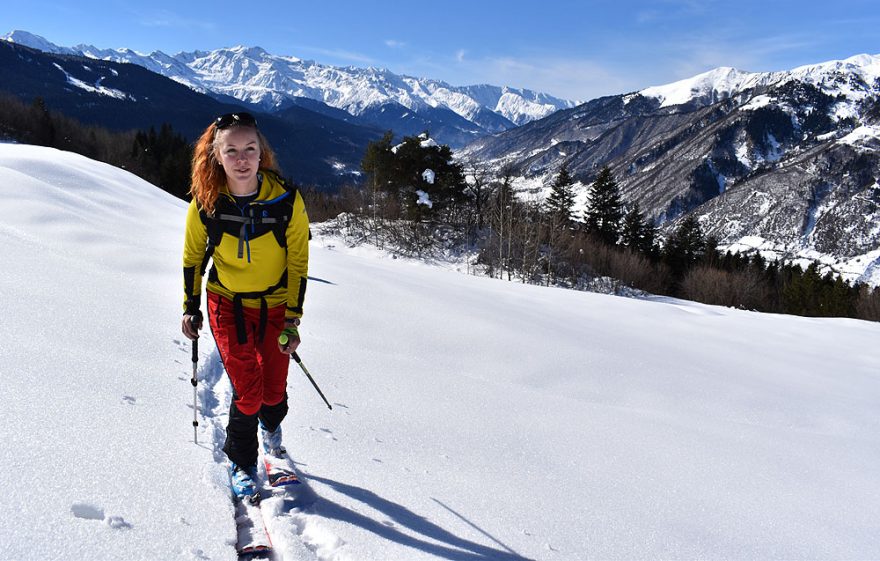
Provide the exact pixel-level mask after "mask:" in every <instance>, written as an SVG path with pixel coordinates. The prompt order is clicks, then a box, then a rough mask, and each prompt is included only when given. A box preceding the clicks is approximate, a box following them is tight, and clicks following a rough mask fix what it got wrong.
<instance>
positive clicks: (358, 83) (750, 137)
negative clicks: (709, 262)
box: [0, 31, 880, 285]
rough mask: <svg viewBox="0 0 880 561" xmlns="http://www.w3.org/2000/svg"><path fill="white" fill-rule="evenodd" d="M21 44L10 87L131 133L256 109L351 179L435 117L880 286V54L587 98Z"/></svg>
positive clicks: (288, 60) (731, 238) (278, 138)
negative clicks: (391, 138) (380, 149)
mask: <svg viewBox="0 0 880 561" xmlns="http://www.w3.org/2000/svg"><path fill="white" fill-rule="evenodd" d="M5 39H6V41H0V46H4V45H5V47H6V48H2V49H0V67H2V68H3V69H4V72H3V73H0V89H4V90H8V91H11V92H13V93H15V94H16V95H19V96H20V97H28V96H30V97H31V98H32V97H34V96H36V95H40V96H44V97H47V101H48V100H50V99H51V100H52V102H53V104H57V105H58V106H59V107H61V108H62V109H63V110H64V112H69V113H70V114H72V115H73V116H76V117H79V118H81V119H84V120H86V121H91V122H99V123H101V124H104V125H105V126H111V127H115V128H126V127H128V128H131V127H137V126H141V127H143V126H144V124H146V126H149V123H153V124H158V123H161V122H164V121H168V122H172V123H173V124H174V125H175V128H176V129H178V130H181V131H182V132H184V134H186V135H188V136H189V137H190V138H192V137H193V136H192V135H193V134H194V133H195V132H197V131H198V130H200V129H201V128H203V127H204V123H206V122H209V119H210V117H211V115H216V114H218V113H220V112H223V111H227V110H234V108H241V107H247V108H250V109H251V110H253V111H256V112H259V118H260V121H261V128H265V129H266V130H267V132H268V134H269V136H270V140H271V141H272V142H273V145H276V144H277V145H278V146H280V149H279V156H280V158H281V159H282V163H283V164H284V165H285V167H286V168H287V169H290V170H293V173H292V175H293V176H294V178H296V179H298V180H300V181H306V182H312V183H314V184H317V185H330V184H333V183H334V182H335V183H336V184H339V183H340V182H343V181H345V180H346V178H352V177H353V176H352V174H357V173H358V169H359V162H360V158H361V157H362V155H363V150H364V148H365V147H366V144H367V143H368V142H369V141H370V140H373V139H376V138H378V137H379V136H381V134H382V131H383V130H386V129H392V130H394V131H395V132H396V133H397V134H398V135H400V134H414V133H417V132H422V131H423V130H429V131H431V134H432V136H434V138H436V139H437V140H438V141H440V142H442V143H448V144H450V145H452V146H454V147H459V150H458V155H459V157H461V158H462V159H463V160H475V161H479V162H488V163H489V165H490V166H493V167H495V168H496V169H499V170H500V169H502V168H504V169H507V170H509V171H510V172H511V173H513V175H514V176H515V177H516V181H515V184H516V185H518V186H519V187H520V190H521V192H522V193H523V195H524V196H529V195H532V196H542V195H544V194H546V192H547V190H548V186H549V185H550V183H551V182H552V180H553V179H554V178H555V176H556V174H557V173H558V172H559V170H560V169H561V167H562V166H563V165H565V166H566V167H567V168H568V170H569V172H570V173H571V174H572V175H573V177H574V178H575V180H577V182H578V183H577V184H576V187H577V188H578V189H579V190H580V196H579V200H580V202H581V204H583V202H584V200H585V196H586V191H587V187H588V185H589V183H590V182H591V181H592V180H593V179H594V178H595V177H596V175H597V173H598V171H599V170H600V169H601V168H602V167H604V166H608V167H610V168H611V170H612V172H613V174H614V176H615V178H616V179H617V181H618V182H619V184H620V186H621V190H622V195H623V199H624V201H625V203H626V204H627V205H628V206H631V205H632V204H633V203H638V204H639V206H640V208H641V209H642V211H644V212H645V213H646V214H647V216H648V217H650V218H651V219H653V220H654V222H655V223H656V224H657V225H659V226H660V227H661V229H662V231H663V232H664V233H665V232H668V231H669V230H670V229H672V228H674V227H675V225H676V223H677V220H678V219H680V218H681V217H682V216H684V215H686V214H689V213H693V214H695V215H696V216H697V217H698V219H699V220H700V223H701V226H702V227H703V230H704V232H705V233H706V234H707V235H712V236H714V237H716V238H717V239H718V240H719V242H720V244H721V247H722V248H730V249H734V250H738V251H746V252H761V253H762V254H763V255H765V256H766V257H770V258H786V259H794V260H802V261H803V262H804V263H806V262H808V261H811V260H819V261H820V262H821V263H822V264H823V265H824V266H825V268H826V269H827V270H832V271H836V272H839V273H841V274H843V275H844V276H845V277H847V278H849V279H853V280H854V279H860V280H864V281H867V282H869V283H871V284H874V285H877V284H880V206H878V205H880V55H874V56H872V55H858V56H854V57H851V58H849V59H846V60H838V61H830V62H825V63H820V64H813V65H808V66H803V67H800V68H796V69H793V70H790V71H781V72H763V73H754V72H744V71H741V70H737V69H734V68H717V69H714V70H711V71H709V72H706V73H703V74H700V75H697V76H694V77H691V78H688V79H685V80H681V81H678V82H675V83H671V84H666V85H661V86H655V87H650V88H645V89H643V90H641V91H637V92H629V93H622V94H619V95H613V96H606V97H602V98H598V99H593V100H590V101H588V102H586V103H582V104H576V102H573V101H566V100H560V99H557V98H553V97H551V96H548V95H546V94H540V93H536V92H530V91H526V90H514V89H511V88H504V87H495V86H469V87H453V86H449V85H448V84H444V83H443V82H439V81H436V80H429V79H415V78H411V77H407V76H400V75H396V74H393V73H391V72H390V71H388V70H379V69H374V68H367V69H358V68H339V67H332V66H327V65H321V64H318V63H315V62H313V61H304V60H301V59H297V58H294V57H279V56H275V55H271V54H269V53H267V52H266V51H264V50H263V49H260V48H259V47H250V48H247V47H233V48H229V49H219V50H215V51H210V52H203V51H197V52H192V53H179V54H177V55H174V56H169V55H166V54H164V53H161V52H158V51H157V52H154V53H151V54H149V55H145V54H140V53H136V52H134V51H131V50H128V49H119V50H107V49H105V50H101V49H97V48H95V47H92V46H88V45H79V46H76V47H72V48H68V47H59V46H57V45H54V44H52V43H50V42H49V41H46V40H45V39H42V38H40V37H38V36H35V35H32V34H29V33H26V32H20V31H15V32H12V33H10V34H7V35H6V36H5ZM24 45H29V46H30V47H32V48H29V47H26V46H24ZM51 105H52V104H50V106H51ZM263 123H265V127H264V125H263ZM465 143H467V144H466V145H465Z"/></svg>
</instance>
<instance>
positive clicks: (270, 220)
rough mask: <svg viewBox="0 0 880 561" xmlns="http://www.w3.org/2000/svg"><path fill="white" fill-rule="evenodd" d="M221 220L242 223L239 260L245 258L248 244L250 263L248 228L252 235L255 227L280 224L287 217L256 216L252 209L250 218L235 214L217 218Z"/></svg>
mask: <svg viewBox="0 0 880 561" xmlns="http://www.w3.org/2000/svg"><path fill="white" fill-rule="evenodd" d="M217 218H218V219H219V220H221V221H222V220H225V221H227V222H235V223H240V224H241V228H240V229H239V231H238V258H239V259H242V258H243V257H244V246H245V243H248V261H250V243H249V240H248V230H247V228H248V226H250V227H251V233H253V232H254V226H256V225H257V224H279V223H281V222H282V221H285V220H286V218H287V217H282V218H280V219H279V218H274V217H272V216H254V215H253V209H250V216H236V215H234V214H221V215H219V216H218V217H217Z"/></svg>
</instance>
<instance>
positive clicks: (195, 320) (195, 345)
mask: <svg viewBox="0 0 880 561" xmlns="http://www.w3.org/2000/svg"><path fill="white" fill-rule="evenodd" d="M190 325H192V328H193V331H195V332H196V338H195V339H193V341H192V363H193V376H192V380H190V383H191V384H192V387H193V442H195V443H196V444H198V443H199V433H198V429H199V405H198V399H199V398H198V391H197V389H198V385H199V378H198V375H197V370H198V366H199V337H198V334H199V333H198V332H199V329H201V327H202V318H201V316H193V317H192V318H190Z"/></svg>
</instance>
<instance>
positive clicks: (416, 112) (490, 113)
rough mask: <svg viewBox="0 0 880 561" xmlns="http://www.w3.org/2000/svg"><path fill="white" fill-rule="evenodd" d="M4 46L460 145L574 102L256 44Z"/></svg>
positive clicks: (21, 39) (26, 36)
mask: <svg viewBox="0 0 880 561" xmlns="http://www.w3.org/2000/svg"><path fill="white" fill-rule="evenodd" d="M4 39H6V40H7V41H12V42H15V43H19V44H23V45H26V46H30V47H33V48H37V49H40V50H45V51H50V52H56V53H66V54H74V55H80V56H86V57H89V58H95V59H101V60H112V61H116V62H128V63H133V64H138V65H140V66H143V67H145V68H148V69H149V70H151V71H153V72H157V73H159V74H162V75H164V76H167V77H169V78H172V79H173V80H176V81H178V82H180V83H183V84H186V85H188V86H190V87H191V88H193V89H195V90H197V91H201V92H204V93H212V94H220V95H225V96H231V97H234V98H236V99H239V100H241V101H244V102H247V103H251V104H254V105H257V106H259V107H260V108H261V109H262V110H265V111H278V110H281V109H284V108H286V107H289V106H290V105H292V104H297V103H299V102H300V101H301V100H302V99H303V98H305V99H307V100H315V101H319V102H321V103H324V104H326V105H328V106H330V107H334V108H338V109H343V110H345V111H347V112H348V113H350V114H351V115H354V116H357V117H360V118H362V119H364V120H365V121H367V122H368V123H369V124H372V125H375V126H379V127H381V128H391V129H393V130H395V132H397V133H402V134H415V133H420V132H422V131H423V130H425V129H428V130H430V131H431V133H432V134H433V135H434V136H435V137H437V138H439V139H440V140H441V141H443V142H447V143H449V144H451V145H454V146H457V145H462V144H464V143H465V142H469V141H471V140H473V139H475V138H477V137H479V136H483V135H485V134H490V133H496V132H500V131H503V130H507V129H509V128H513V127H515V126H517V125H521V124H524V123H527V122H530V121H533V120H536V119H540V118H543V117H546V116H547V115H549V114H551V113H553V112H555V111H557V110H559V109H564V108H571V107H574V106H575V105H576V102H574V101H569V100H564V99H559V98H556V97H553V96H550V95H547V94H544V93H539V92H534V91H531V90H524V89H516V88H509V87H498V86H490V85H478V86H463V87H460V86H452V85H450V84H447V83H445V82H442V81H439V80H431V79H427V78H414V77H411V76H405V75H399V74H395V73H393V72H391V71H389V70H386V69H379V68H356V67H344V68H343V67H336V66H329V65H324V64H320V63H317V62H314V61H310V60H303V59H300V58H296V57H293V56H278V55H273V54H270V53H268V52H266V51H265V50H263V49H261V48H260V47H244V46H236V47H231V48H225V49H217V50H214V51H208V52H206V51H195V52H189V53H178V54H176V55H173V56H171V55H167V54H165V53H163V52H161V51H155V52H152V53H149V54H142V53H137V52H135V51H132V50H130V49H98V48H96V47H93V46H91V45H77V46H75V47H71V48H64V47H59V46H57V45H54V44H52V43H51V42H49V41H47V40H46V39H44V38H42V37H39V36H36V35H33V34H31V33H27V32H23V31H13V32H11V33H8V34H7V35H5V36H4Z"/></svg>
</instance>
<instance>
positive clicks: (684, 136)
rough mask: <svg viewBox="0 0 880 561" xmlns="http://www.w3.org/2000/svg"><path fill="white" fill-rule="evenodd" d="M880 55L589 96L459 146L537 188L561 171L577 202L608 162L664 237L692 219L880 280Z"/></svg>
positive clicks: (732, 238) (774, 253)
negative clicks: (577, 192) (690, 216)
mask: <svg viewBox="0 0 880 561" xmlns="http://www.w3.org/2000/svg"><path fill="white" fill-rule="evenodd" d="M878 150H880V55H875V56H871V55H858V56H854V57H852V58H849V59H846V60H840V61H830V62H825V63H821V64H814V65H809V66H803V67H800V68H796V69H794V70H791V71H785V72H767V73H750V72H743V71H740V70H736V69H734V68H717V69H714V70H712V71H709V72H706V73H703V74H700V75H698V76H694V77H692V78H689V79H686V80H682V81H679V82H675V83H672V84H667V85H664V86H658V87H651V88H646V89H644V90H641V91H638V92H632V93H628V94H621V95H614V96H607V97H602V98H599V99H594V100H591V101H589V102H587V103H585V104H582V105H580V106H578V107H575V108H572V109H565V110H561V111H558V112H556V113H554V114H553V115H550V116H549V117H547V118H544V119H541V120H538V121H534V122H531V123H527V124H525V125H523V126H521V127H518V128H516V129H513V130H509V131H505V132H503V133H500V134H497V135H493V136H490V137H484V138H482V139H479V140H477V141H475V142H474V143H472V144H471V145H469V146H468V147H467V149H466V150H465V151H464V153H463V157H464V158H467V159H473V160H476V161H484V162H486V161H488V162H490V163H491V164H492V165H493V166H494V167H495V168H498V169H500V168H502V167H503V168H506V169H508V170H511V172H512V173H513V175H514V176H515V177H517V184H518V185H519V186H520V188H521V190H522V191H524V192H526V193H530V194H532V195H533V196H538V197H540V196H543V195H546V192H547V190H548V186H549V184H550V183H551V182H552V180H553V178H554V177H555V176H556V175H557V174H558V172H559V170H560V169H561V168H562V166H563V165H564V166H566V167H567V169H568V170H569V172H570V173H571V174H572V175H573V177H574V178H575V179H576V180H578V182H579V183H578V184H577V187H578V189H579V190H580V200H581V201H584V197H585V192H586V191H587V187H588V185H589V183H590V182H591V181H592V180H593V179H594V178H595V177H596V175H597V174H598V171H599V170H600V169H601V168H602V167H604V166H608V167H610V168H611V170H612V172H613V174H614V176H615V178H616V179H617V181H618V183H619V185H620V187H621V192H622V196H623V199H624V201H625V202H626V203H627V204H628V205H629V206H631V205H632V204H633V203H638V204H639V205H640V208H641V210H642V211H644V212H645V213H646V214H647V215H648V216H649V217H651V218H652V219H653V220H654V222H655V223H656V224H658V225H660V226H661V228H662V229H663V230H664V231H665V232H668V231H669V230H670V229H671V228H674V227H675V225H676V223H677V219H679V218H680V217H682V216H684V215H685V214H688V213H693V214H695V215H696V216H697V217H698V219H699V221H700V224H701V226H702V228H703V230H704V232H705V233H706V234H707V235H712V236H714V237H716V238H717V239H718V240H719V242H720V243H721V246H722V247H723V248H731V249H735V250H738V251H757V252H761V253H762V254H764V255H765V256H767V257H772V258H779V257H782V258H787V259H794V260H803V262H804V263H806V262H807V261H811V260H819V261H820V262H822V263H823V264H824V265H825V267H826V269H827V270H833V271H836V272H839V273H842V274H844V276H846V277H847V278H849V279H861V280H865V281H867V282H870V283H872V284H875V285H876V284H880V207H878V205H880V182H878V178H880V152H878Z"/></svg>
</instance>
